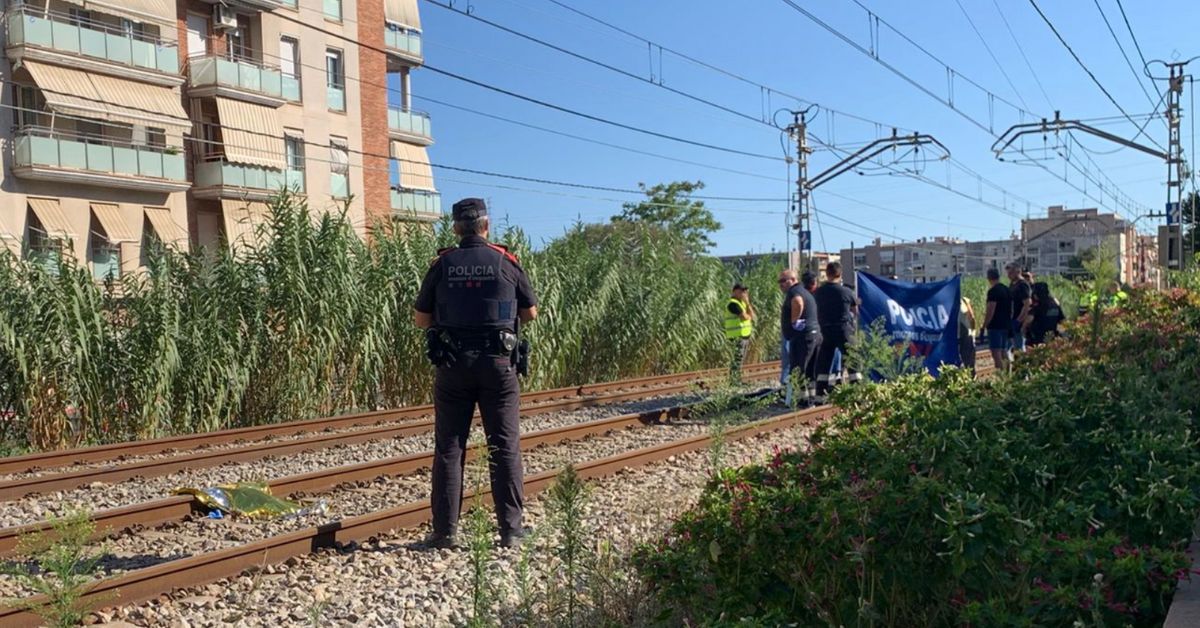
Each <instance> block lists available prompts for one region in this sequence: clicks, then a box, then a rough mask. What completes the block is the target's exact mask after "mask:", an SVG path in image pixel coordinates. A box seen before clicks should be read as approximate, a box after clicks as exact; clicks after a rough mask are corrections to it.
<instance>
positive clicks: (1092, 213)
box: [1021, 205, 1138, 283]
mask: <svg viewBox="0 0 1200 628" xmlns="http://www.w3.org/2000/svg"><path fill="white" fill-rule="evenodd" d="M1021 233H1022V237H1023V239H1024V244H1025V256H1024V259H1025V264H1026V266H1028V267H1029V268H1030V269H1031V270H1033V272H1034V273H1037V274H1042V275H1072V274H1078V273H1081V272H1082V267H1081V260H1082V256H1084V255H1085V254H1091V253H1088V252H1089V251H1093V252H1094V251H1101V250H1103V249H1104V247H1106V246H1110V247H1112V251H1111V252H1112V255H1114V262H1115V263H1116V264H1117V267H1118V269H1119V271H1120V276H1121V281H1123V282H1125V283H1138V277H1137V273H1138V271H1137V268H1138V234H1137V231H1136V230H1135V229H1134V227H1133V225H1132V224H1130V223H1129V222H1128V221H1126V220H1125V219H1124V218H1122V217H1120V216H1118V215H1116V214H1103V213H1100V211H1099V210H1097V209H1094V208H1093V209H1066V208H1065V207H1063V206H1062V205H1055V206H1052V207H1050V208H1049V209H1048V210H1047V211H1046V216H1045V217H1044V218H1032V219H1025V220H1023V221H1021Z"/></svg>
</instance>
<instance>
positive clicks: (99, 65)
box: [4, 5, 183, 87]
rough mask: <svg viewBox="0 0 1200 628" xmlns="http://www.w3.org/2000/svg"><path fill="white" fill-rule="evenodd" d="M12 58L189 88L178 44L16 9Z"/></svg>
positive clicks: (8, 22) (11, 19)
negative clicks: (180, 59) (181, 68)
mask: <svg viewBox="0 0 1200 628" xmlns="http://www.w3.org/2000/svg"><path fill="white" fill-rule="evenodd" d="M4 24H5V28H6V29H7V33H6V35H7V38H6V42H7V44H6V45H7V47H8V58H9V59H10V60H12V61H13V62H21V61H24V60H30V61H42V62H45V63H52V64H55V65H66V66H70V67H73V68H77V69H80V70H85V71H89V72H97V73H100V74H110V75H113V76H118V77H121V78H127V79H134V80H137V81H141V82H145V83H153V84H156V85H163V86H166V87H176V86H178V85H180V84H182V83H183V78H182V77H181V76H180V75H179V48H178V47H177V46H176V45H175V42H173V41H168V40H165V39H160V38H157V37H150V36H146V35H142V34H137V33H132V32H127V31H124V30H121V29H117V28H114V27H112V26H110V25H107V24H101V23H98V22H90V21H81V20H79V19H76V18H73V17H71V16H69V15H65V14H61V13H56V12H54V11H49V12H43V11H38V10H36V9H34V8H33V7H29V6H26V5H16V6H14V7H13V8H12V9H10V10H9V11H8V12H7V13H6V14H5V19H4Z"/></svg>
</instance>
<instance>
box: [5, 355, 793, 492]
mask: <svg viewBox="0 0 1200 628" xmlns="http://www.w3.org/2000/svg"><path fill="white" fill-rule="evenodd" d="M744 368H745V370H746V371H748V372H750V373H758V372H760V371H769V370H771V369H778V368H779V364H778V362H763V363H758V364H753V365H747V366H746V367H744ZM727 372H728V371H727V370H726V369H708V370H703V371H691V372H686V373H675V374H669V375H654V376H650V377H639V378H635V379H626V380H618V381H613V382H603V383H597V384H584V385H580V386H570V387H567V388H555V389H552V390H542V391H535V392H529V393H524V394H522V395H521V398H522V401H523V402H524V403H528V404H538V403H542V402H546V401H553V400H556V399H562V398H568V397H587V396H593V395H600V394H604V393H609V392H612V391H617V390H628V389H631V388H647V387H652V386H658V385H663V384H677V383H680V382H684V381H688V382H692V381H699V380H707V379H712V378H714V377H719V376H721V375H723V374H725V373H727ZM432 413H433V406H432V405H430V404H423V405H418V406H410V407H405V408H392V409H387V410H372V411H369V412H358V413H353V414H343V415H338V416H333V417H320V418H315V419H305V420H301V421H289V422H286V423H274V424H270V425H254V426H249V427H238V428H232V429H227V430H219V431H214V432H207V433H203V434H182V435H177V436H165V437H162V438H155V439H148V440H139V441H128V442H122V443H112V444H107V445H94V446H90V447H80V448H75V449H64V450H57V451H44V452H37V453H31V454H25V455H21V456H12V457H8V458H0V474H10V473H24V472H29V471H37V470H41V469H50V468H55V467H64V466H69V465H73V464H80V463H88V462H104V461H108V460H118V459H121V458H125V457H129V456H137V455H147V454H157V453H166V452H171V451H183V450H189V449H195V448H199V447H208V446H212V445H221V444H225V443H236V442H242V441H244V442H251V441H255V440H262V439H265V438H269V437H272V436H291V435H295V434H302V433H305V432H321V431H327V430H335V429H344V428H350V427H362V426H368V425H378V424H380V423H390V422H396V421H402V420H405V419H413V418H421V417H425V416H428V415H430V414H432Z"/></svg>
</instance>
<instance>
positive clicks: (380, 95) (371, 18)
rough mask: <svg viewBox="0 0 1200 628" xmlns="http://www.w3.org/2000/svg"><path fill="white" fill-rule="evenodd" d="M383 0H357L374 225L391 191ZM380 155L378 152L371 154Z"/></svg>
mask: <svg viewBox="0 0 1200 628" xmlns="http://www.w3.org/2000/svg"><path fill="white" fill-rule="evenodd" d="M383 22H384V12H383V0H358V39H359V41H361V42H362V43H363V44H364V45H362V46H359V48H358V51H359V52H358V54H359V58H358V66H359V78H360V79H361V80H360V83H359V84H360V85H361V86H362V94H361V96H360V99H361V102H362V112H361V113H360V117H361V120H362V147H363V153H364V155H363V203H364V206H365V211H366V221H367V224H368V225H371V224H373V223H375V222H378V221H381V220H382V221H387V218H388V216H389V215H390V214H391V195H390V192H389V191H388V189H389V182H388V159H387V157H386V155H389V154H390V152H389V148H390V147H389V138H388V90H387V89H386V85H387V84H388V73H387V55H386V54H384V53H383V52H382V51H383V50H384V41H383V34H384V28H383ZM372 155H379V156H372Z"/></svg>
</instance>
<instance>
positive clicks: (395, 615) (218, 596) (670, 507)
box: [93, 427, 809, 628]
mask: <svg viewBox="0 0 1200 628" xmlns="http://www.w3.org/2000/svg"><path fill="white" fill-rule="evenodd" d="M808 432H809V428H803V427H800V428H792V429H788V430H782V431H779V432H773V433H770V434H765V435H762V436H759V437H755V438H752V439H747V440H739V441H734V442H730V443H728V444H727V449H726V452H725V461H726V462H727V463H728V464H744V463H748V462H754V461H761V460H763V459H765V458H766V457H768V456H769V455H770V454H771V452H772V451H773V450H774V449H775V448H776V447H797V446H803V444H804V439H805V438H806V436H807V434H808ZM708 466H709V453H708V452H707V451H699V452H693V453H690V454H685V455H682V456H678V457H673V458H671V459H670V460H667V461H664V462H660V463H656V464H654V465H651V466H648V467H643V468H639V469H627V470H625V471H622V472H621V473H619V474H618V475H616V476H613V477H610V478H605V479H602V480H600V481H597V482H594V483H592V487H593V489H592V496H591V502H590V507H589V509H588V511H587V515H586V523H587V525H588V526H589V527H590V528H593V529H596V530H598V533H597V536H598V537H600V538H607V539H612V540H613V541H614V543H615V545H616V546H617V547H618V548H621V549H624V548H628V547H630V546H632V545H633V544H634V543H635V542H636V541H637V540H640V539H646V538H649V537H650V536H651V535H654V534H657V533H660V532H661V531H662V529H663V527H664V526H665V525H666V523H667V522H668V521H669V518H670V517H672V516H674V515H676V514H678V513H679V512H681V511H682V510H683V509H685V508H687V507H688V506H689V505H690V504H691V503H693V501H694V500H695V498H696V497H697V496H698V495H699V492H700V490H701V488H702V487H703V484H704V482H705V481H706V479H707V478H708V474H707V471H706V470H707V468H708ZM526 512H527V521H528V522H529V523H530V524H532V525H533V526H534V528H535V529H537V528H539V527H540V526H541V524H542V523H543V520H544V511H543V510H542V505H541V503H540V502H538V501H536V500H534V501H532V502H531V504H530V505H529V508H528V509H527V511H526ZM422 534H423V531H421V530H406V531H399V532H398V533H396V534H395V535H393V536H389V537H387V538H385V539H383V540H380V541H377V542H374V543H368V544H365V545H363V546H361V547H359V548H357V549H355V550H353V551H347V552H334V551H325V552H321V553H319V554H316V555H313V556H308V557H305V558H303V559H292V560H291V561H289V564H287V565H279V566H268V567H266V568H265V569H263V570H261V571H258V572H256V573H254V574H247V575H242V576H239V577H237V578H233V579H231V580H226V581H222V582H218V583H215V584H210V585H206V586H202V587H197V588H195V589H191V590H187V591H181V592H178V593H176V594H174V595H173V596H171V597H170V598H169V599H163V598H160V599H159V600H157V601H153V602H150V603H147V604H143V605H140V606H135V607H128V608H122V609H115V610H109V611H105V612H103V613H100V614H98V615H97V616H95V617H94V618H93V619H95V620H99V621H101V622H108V621H112V622H113V625H114V626H116V625H124V626H128V625H135V626H171V627H184V626H187V627H189V628H190V627H193V626H197V627H198V626H228V625H238V626H280V625H298V624H304V625H308V624H310V623H311V624H312V625H320V626H445V625H461V624H462V623H463V622H464V621H465V619H466V617H467V613H468V611H469V604H470V594H469V584H468V583H469V580H468V578H469V573H470V569H469V565H468V563H467V558H468V556H467V553H466V552H465V551H451V550H426V549H423V548H422V547H421V546H420V545H419V543H417V541H418V540H419V539H420V538H421V536H422ZM497 562H498V565H496V568H497V569H498V570H499V571H500V572H502V574H501V576H500V578H499V579H501V580H503V581H507V582H513V579H512V577H511V576H512V572H513V569H514V567H515V565H516V562H517V552H515V551H513V550H500V551H498V561H497ZM514 595H515V594H514V593H512V591H511V590H509V591H508V593H507V599H506V600H504V603H505V604H506V605H511V604H513V603H515V598H514ZM314 614H315V617H314ZM121 622H127V623H124V624H122V623H121ZM101 625H103V624H101Z"/></svg>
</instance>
